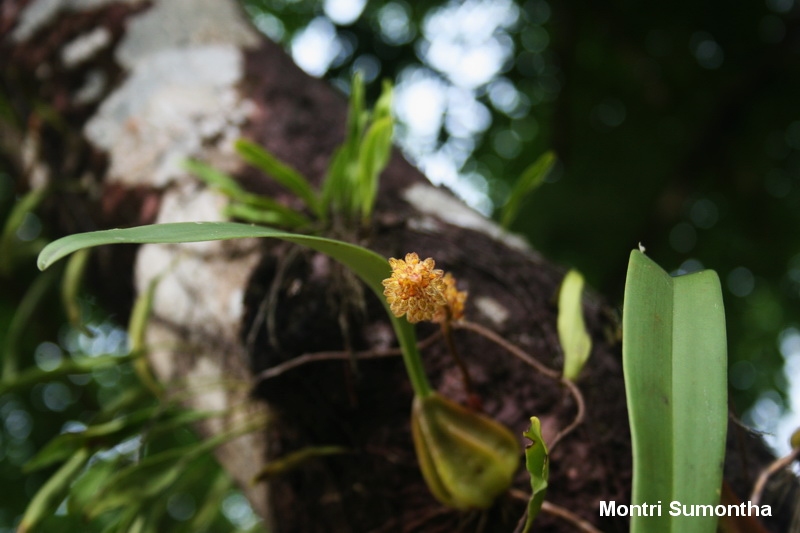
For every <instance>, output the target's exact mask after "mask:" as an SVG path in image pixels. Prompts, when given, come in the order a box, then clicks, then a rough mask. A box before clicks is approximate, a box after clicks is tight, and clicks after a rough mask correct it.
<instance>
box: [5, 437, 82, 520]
mask: <svg viewBox="0 0 800 533" xmlns="http://www.w3.org/2000/svg"><path fill="white" fill-rule="evenodd" d="M90 455H91V454H90V453H89V450H87V449H86V448H81V449H79V450H76V451H75V453H73V454H72V457H70V459H69V461H67V462H66V463H64V464H63V465H62V466H61V468H59V469H58V471H57V472H56V473H55V474H53V475H52V476H50V478H49V479H48V480H47V482H46V483H45V484H44V485H43V486H42V488H40V489H39V492H37V493H36V495H35V496H34V497H33V499H32V500H31V502H30V503H29V504H28V508H27V509H25V515H24V516H23V517H22V521H21V522H20V523H19V526H18V527H17V533H24V532H27V531H31V530H32V529H33V528H34V527H35V526H36V525H37V524H38V523H39V522H40V521H41V520H42V519H44V518H45V517H46V516H47V515H49V514H51V513H53V512H54V511H55V510H56V507H58V504H59V503H61V500H63V499H64V496H65V495H66V494H67V491H68V490H69V485H70V483H71V482H72V480H73V479H75V477H76V476H77V475H78V473H79V472H80V470H81V468H83V465H84V464H86V461H88V460H89V456H90Z"/></svg>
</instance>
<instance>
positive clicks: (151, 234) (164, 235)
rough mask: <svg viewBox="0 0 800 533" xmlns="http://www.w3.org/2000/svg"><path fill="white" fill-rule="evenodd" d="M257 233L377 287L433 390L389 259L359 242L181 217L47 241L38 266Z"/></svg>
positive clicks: (409, 358)
mask: <svg viewBox="0 0 800 533" xmlns="http://www.w3.org/2000/svg"><path fill="white" fill-rule="evenodd" d="M252 237H269V238H275V239H282V240H285V241H289V242H293V243H296V244H301V245H303V246H308V247H309V248H312V249H314V250H317V251H318V252H322V253H324V254H327V255H329V256H331V257H332V258H334V259H335V260H337V261H339V262H340V263H342V264H343V265H345V266H346V267H348V268H349V269H351V270H352V271H353V272H354V273H355V274H356V275H357V276H358V277H360V278H361V280H362V281H364V283H366V284H367V286H368V287H369V288H370V289H372V290H373V292H375V294H376V295H377V296H378V298H379V300H380V301H381V303H382V304H383V306H384V308H385V309H386V312H387V313H388V314H389V318H390V320H391V322H392V326H393V327H394V330H395V333H396V334H397V339H398V342H399V343H400V347H401V349H402V351H403V361H404V362H405V364H406V368H407V370H408V374H409V378H410V379H411V384H412V386H413V387H414V391H415V393H416V394H417V395H419V396H422V397H425V396H428V395H430V394H431V392H432V390H431V387H430V384H429V383H428V381H427V378H425V372H424V369H423V368H422V366H421V361H420V357H419V352H418V350H417V341H416V334H415V333H414V328H413V326H412V325H411V324H409V323H408V321H406V320H405V319H400V318H397V317H395V316H394V315H393V314H392V313H391V311H390V310H389V306H388V304H387V303H386V299H385V298H384V297H383V285H382V283H381V282H382V281H383V280H384V279H386V278H388V277H389V276H390V275H391V268H390V267H389V263H388V262H387V261H386V259H385V258H383V257H381V256H380V255H378V254H376V253H375V252H372V251H370V250H367V249H366V248H362V247H361V246H357V245H355V244H350V243H347V242H342V241H337V240H333V239H326V238H324V237H316V236H311V235H299V234H294V233H288V232H284V231H278V230H276V229H272V228H267V227H263V226H249V225H246V224H237V223H235V222H178V223H173V224H154V225H151V226H140V227H136V228H126V229H112V230H105V231H95V232H91V233H81V234H78V235H69V236H67V237H63V238H61V239H58V240H57V241H54V242H52V243H50V244H49V245H47V246H46V247H45V249H44V250H42V252H41V253H40V254H39V261H38V265H39V268H40V269H42V270H44V269H46V268H47V267H48V266H50V265H52V264H53V263H55V262H56V261H58V260H59V259H61V258H63V257H65V256H66V255H68V254H71V253H73V252H75V251H77V250H81V249H83V248H90V247H92V246H100V245H104V244H123V243H136V244H147V243H181V242H199V241H218V240H226V239H244V238H252Z"/></svg>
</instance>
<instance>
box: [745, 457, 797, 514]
mask: <svg viewBox="0 0 800 533" xmlns="http://www.w3.org/2000/svg"><path fill="white" fill-rule="evenodd" d="M798 455H800V448H795V449H793V450H792V451H791V452H789V455H787V456H785V457H781V458H780V459H777V460H775V461H774V462H773V463H772V464H770V465H769V466H768V467H767V468H765V469H764V470H762V471H761V473H760V474H759V475H758V479H757V480H756V484H755V485H754V486H753V492H752V493H751V494H750V502H752V503H753V504H754V505H758V502H760V501H761V495H762V494H763V492H764V487H766V486H767V481H768V480H769V478H770V477H771V476H772V475H774V474H775V473H776V472H777V471H778V470H782V469H783V468H786V467H787V466H789V465H790V464H792V461H794V460H795V459H797V456H798Z"/></svg>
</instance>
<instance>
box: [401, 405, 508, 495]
mask: <svg viewBox="0 0 800 533" xmlns="http://www.w3.org/2000/svg"><path fill="white" fill-rule="evenodd" d="M411 430H412V435H413V437H414V448H415V449H416V451H417V459H418V461H419V464H420V469H421V470H422V475H423V477H424V478H425V481H426V483H427V484H428V488H430V490H431V492H432V493H433V495H434V496H436V499H438V500H439V501H440V502H442V503H443V504H445V505H447V506H450V507H455V508H457V509H486V508H488V507H490V506H491V505H492V503H494V501H495V499H496V498H497V497H498V496H500V495H501V494H502V493H504V492H505V491H506V490H508V487H510V486H511V481H512V479H513V477H514V473H515V472H516V470H517V467H518V466H519V456H520V445H519V443H518V442H517V439H516V438H515V437H514V435H513V434H512V433H511V432H510V431H509V430H508V429H506V428H505V427H504V426H502V425H501V424H499V423H497V422H495V421H494V420H492V419H490V418H488V417H486V416H484V415H482V414H480V413H477V412H474V411H470V410H469V409H467V408H465V407H462V406H461V405H459V404H457V403H455V402H452V401H450V400H448V399H447V398H445V397H443V396H440V395H438V394H435V393H434V394H431V395H430V396H427V397H424V398H422V397H419V396H417V397H415V398H414V405H413V409H412V411H411Z"/></svg>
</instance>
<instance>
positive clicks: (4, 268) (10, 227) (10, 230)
mask: <svg viewBox="0 0 800 533" xmlns="http://www.w3.org/2000/svg"><path fill="white" fill-rule="evenodd" d="M48 194H50V188H49V187H41V188H39V189H33V190H31V191H30V192H28V193H27V194H25V196H23V197H22V198H21V199H20V200H19V201H18V202H16V203H15V204H14V207H13V208H12V209H11V212H10V213H9V215H8V218H6V223H5V225H4V226H3V232H2V233H1V234H0V275H4V276H5V275H8V274H11V270H12V268H13V266H14V259H15V258H16V254H15V253H14V251H15V247H17V246H18V245H19V244H20V242H19V240H18V239H17V236H16V232H17V230H18V229H19V227H20V226H21V225H22V223H23V221H24V220H25V217H26V216H27V215H28V214H29V213H32V212H33V211H34V210H35V209H36V208H37V207H39V204H41V203H42V200H44V199H45V198H46V197H47V195H48Z"/></svg>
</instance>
